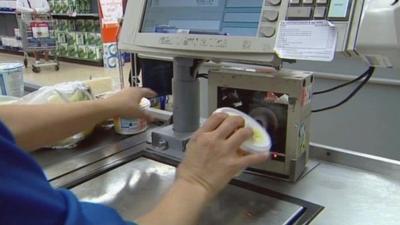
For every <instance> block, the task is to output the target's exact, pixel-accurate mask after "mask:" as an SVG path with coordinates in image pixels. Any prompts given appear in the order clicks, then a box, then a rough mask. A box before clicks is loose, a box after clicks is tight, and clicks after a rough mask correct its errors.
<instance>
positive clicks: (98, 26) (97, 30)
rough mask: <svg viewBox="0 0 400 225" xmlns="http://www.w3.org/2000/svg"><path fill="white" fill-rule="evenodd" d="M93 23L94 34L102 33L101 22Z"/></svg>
mask: <svg viewBox="0 0 400 225" xmlns="http://www.w3.org/2000/svg"><path fill="white" fill-rule="evenodd" d="M93 23H94V25H93V27H94V28H93V32H97V33H100V26H101V25H100V20H93Z"/></svg>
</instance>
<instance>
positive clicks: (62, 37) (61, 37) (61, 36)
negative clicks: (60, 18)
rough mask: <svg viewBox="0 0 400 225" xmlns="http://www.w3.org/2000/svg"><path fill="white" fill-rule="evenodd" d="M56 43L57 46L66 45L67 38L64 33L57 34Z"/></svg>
mask: <svg viewBox="0 0 400 225" xmlns="http://www.w3.org/2000/svg"><path fill="white" fill-rule="evenodd" d="M57 43H58V44H66V43H67V37H66V33H65V32H62V31H58V32H57Z"/></svg>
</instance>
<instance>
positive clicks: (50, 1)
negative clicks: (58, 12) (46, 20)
mask: <svg viewBox="0 0 400 225" xmlns="http://www.w3.org/2000/svg"><path fill="white" fill-rule="evenodd" d="M48 3H49V7H50V9H54V0H49V1H48Z"/></svg>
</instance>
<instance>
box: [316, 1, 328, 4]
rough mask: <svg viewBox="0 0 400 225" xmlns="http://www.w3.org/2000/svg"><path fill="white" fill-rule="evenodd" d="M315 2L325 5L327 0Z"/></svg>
mask: <svg viewBox="0 0 400 225" xmlns="http://www.w3.org/2000/svg"><path fill="white" fill-rule="evenodd" d="M317 4H321V5H322V4H323V5H326V4H328V0H317Z"/></svg>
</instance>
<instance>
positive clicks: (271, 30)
mask: <svg viewBox="0 0 400 225" xmlns="http://www.w3.org/2000/svg"><path fill="white" fill-rule="evenodd" d="M260 32H261V33H262V34H263V35H264V36H265V37H273V36H274V35H275V32H276V29H275V27H261V29H260Z"/></svg>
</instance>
